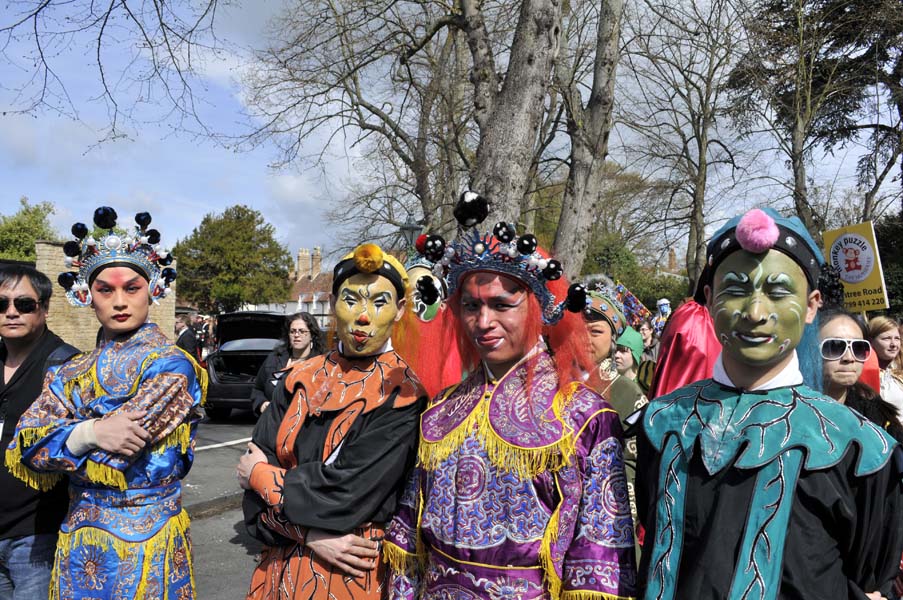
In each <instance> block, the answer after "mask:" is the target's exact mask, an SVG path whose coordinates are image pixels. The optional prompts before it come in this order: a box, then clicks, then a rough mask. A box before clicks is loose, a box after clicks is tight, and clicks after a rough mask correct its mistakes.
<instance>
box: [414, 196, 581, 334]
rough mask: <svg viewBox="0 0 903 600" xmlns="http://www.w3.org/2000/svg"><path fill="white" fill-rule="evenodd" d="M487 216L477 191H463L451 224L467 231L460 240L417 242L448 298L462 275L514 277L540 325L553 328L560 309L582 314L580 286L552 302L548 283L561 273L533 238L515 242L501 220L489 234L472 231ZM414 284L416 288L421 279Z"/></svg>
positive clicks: (426, 238)
mask: <svg viewBox="0 0 903 600" xmlns="http://www.w3.org/2000/svg"><path fill="white" fill-rule="evenodd" d="M488 215H489V201H488V200H487V199H486V198H484V197H483V196H480V195H479V194H477V193H475V192H471V191H466V192H464V193H462V194H461V196H460V198H459V199H458V204H457V205H456V206H455V210H454V216H455V219H456V220H457V221H458V223H459V224H460V225H461V227H462V228H465V229H467V231H465V232H464V234H463V235H462V236H461V237H460V238H459V239H457V240H454V241H453V242H451V243H446V241H445V239H444V238H443V237H442V236H440V235H435V234H433V235H421V236H420V237H419V238H418V239H417V244H416V248H417V250H418V251H419V252H421V253H422V254H423V255H424V256H426V258H427V259H428V260H431V261H433V262H434V263H435V266H434V267H433V272H434V273H435V274H436V275H437V276H439V277H444V278H445V281H446V284H447V288H448V295H449V296H451V295H452V294H454V293H455V290H457V288H458V285H459V283H460V281H461V278H462V277H463V276H464V275H465V274H466V273H469V272H473V271H490V272H494V273H501V274H504V275H509V276H511V277H514V278H515V279H517V280H518V281H521V282H523V283H524V284H525V285H526V286H527V287H529V288H530V290H531V291H532V292H533V294H534V295H535V296H536V298H537V300H539V304H540V307H541V308H542V321H543V323H545V324H546V325H554V324H555V323H557V322H558V321H559V320H560V319H561V317H562V316H564V310H570V311H572V312H581V311H583V309H585V308H586V305H587V295H586V289H585V288H584V286H583V285H581V284H573V285H571V286H570V288H568V296H567V298H565V299H564V301H562V302H556V298H555V295H554V294H553V293H552V292H551V291H550V290H549V288H548V287H547V285H546V284H547V282H549V281H554V280H556V279H560V278H561V276H562V273H563V269H562V267H561V263H560V262H559V261H557V260H555V259H554V258H545V257H543V256H542V255H541V254H539V253H538V252H537V251H536V250H537V248H538V246H539V243H538V242H537V240H536V236H534V235H533V234H530V233H527V234H524V235H521V236H519V237H518V235H517V233H516V231H515V229H514V225H512V224H510V223H505V222H504V221H502V222H499V223H496V225H495V227H493V228H492V233H482V232H479V231H477V230H476V229H471V228H474V227H476V226H477V225H479V224H480V223H482V222H483V221H484V220H485V219H486V217H487V216H488ZM421 279H423V278H421ZM417 285H418V289H419V286H420V280H418V282H417Z"/></svg>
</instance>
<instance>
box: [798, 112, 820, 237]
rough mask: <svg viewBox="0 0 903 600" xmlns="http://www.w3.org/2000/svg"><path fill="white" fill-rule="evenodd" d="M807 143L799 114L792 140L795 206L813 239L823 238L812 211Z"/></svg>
mask: <svg viewBox="0 0 903 600" xmlns="http://www.w3.org/2000/svg"><path fill="white" fill-rule="evenodd" d="M805 143H806V134H805V133H804V131H803V124H802V116H798V117H797V120H796V126H795V127H794V128H793V139H792V140H791V153H790V165H791V168H792V169H793V207H794V209H796V214H797V216H799V218H800V220H801V221H802V222H803V225H804V226H805V227H806V229H808V230H809V235H811V236H812V239H816V240H817V239H821V231H819V227H818V224H817V223H816V222H815V215H814V214H813V213H812V207H811V206H810V205H809V188H808V185H807V183H806V161H805V157H804V149H805Z"/></svg>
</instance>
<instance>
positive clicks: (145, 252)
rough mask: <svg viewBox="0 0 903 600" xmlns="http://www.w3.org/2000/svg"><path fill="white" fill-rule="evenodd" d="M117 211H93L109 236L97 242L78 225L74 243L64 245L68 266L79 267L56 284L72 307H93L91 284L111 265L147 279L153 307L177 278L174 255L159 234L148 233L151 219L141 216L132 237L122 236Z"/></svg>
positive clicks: (96, 219)
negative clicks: (130, 268) (124, 266)
mask: <svg viewBox="0 0 903 600" xmlns="http://www.w3.org/2000/svg"><path fill="white" fill-rule="evenodd" d="M116 219H117V215H116V211H115V210H113V209H112V208H110V207H109V206H101V207H100V208H98V209H97V210H95V211H94V224H95V225H96V226H97V227H98V228H100V229H106V230H107V233H106V234H104V235H103V236H100V239H94V237H93V236H91V235H89V234H88V226H87V225H85V224H84V223H76V224H75V225H73V226H72V235H73V236H74V237H75V239H74V240H70V241H68V242H66V243H65V244H64V245H63V253H64V254H65V255H66V266H67V267H77V268H78V271H77V272H72V271H64V272H62V273H60V274H59V277H58V278H57V281H58V282H59V284H60V285H61V286H62V287H63V289H64V290H66V298H67V299H68V300H69V304H71V305H73V306H78V307H85V306H90V305H91V292H90V289H89V286H88V281H89V280H90V279H91V274H92V273H93V272H94V271H96V270H97V269H99V268H101V267H103V266H105V265H109V264H112V263H123V264H127V265H130V266H133V267H135V268H137V269H139V270H141V271H142V272H143V273H144V274H146V275H147V278H148V290H149V291H150V297H151V300H153V302H154V303H156V302H157V300H159V299H160V298H163V297H165V296H166V294H167V293H169V291H170V290H169V284H170V283H172V282H173V281H174V280H175V278H176V270H175V269H173V268H172V267H170V266H168V265H170V264H171V263H172V255H171V254H170V253H169V251H168V250H166V249H165V248H164V247H163V246H162V245H161V244H160V232H159V231H157V230H156V229H147V226H148V225H150V222H151V216H150V214H149V213H146V212H142V213H138V214H137V215H135V223H136V224H137V225H136V226H135V228H134V233H133V234H126V235H124V236H121V235H120V234H118V233H116V232H115V231H114V228H115V227H116Z"/></svg>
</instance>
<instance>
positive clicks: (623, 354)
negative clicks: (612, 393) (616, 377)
mask: <svg viewBox="0 0 903 600" xmlns="http://www.w3.org/2000/svg"><path fill="white" fill-rule="evenodd" d="M616 344H617V347H616V348H615V355H614V363H615V369H617V371H618V374H620V375H621V376H622V377H624V378H626V379H630V380H631V381H636V372H637V368H638V367H639V366H640V356H642V354H643V336H641V335H640V332H639V331H637V330H636V329H634V328H633V327H630V326H627V327H626V328H625V329H624V333H622V334H621V335H620V336H618V341H617V342H616Z"/></svg>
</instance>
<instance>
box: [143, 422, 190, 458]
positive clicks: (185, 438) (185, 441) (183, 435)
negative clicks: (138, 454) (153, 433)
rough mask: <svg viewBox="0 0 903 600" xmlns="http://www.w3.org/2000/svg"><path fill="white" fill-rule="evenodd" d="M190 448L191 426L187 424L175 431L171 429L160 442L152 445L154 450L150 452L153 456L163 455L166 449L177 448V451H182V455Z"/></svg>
mask: <svg viewBox="0 0 903 600" xmlns="http://www.w3.org/2000/svg"><path fill="white" fill-rule="evenodd" d="M190 446H191V426H190V425H188V423H182V424H181V425H179V426H178V427H176V428H175V429H173V430H172V431H171V432H170V433H169V434H167V435H166V437H164V438H163V439H162V440H160V441H159V442H157V443H156V444H154V449H153V450H152V452H153V453H154V454H163V453H164V452H166V449H167V448H175V447H178V448H179V450H181V451H182V454H185V453H186V452H188V448H189V447H190Z"/></svg>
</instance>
